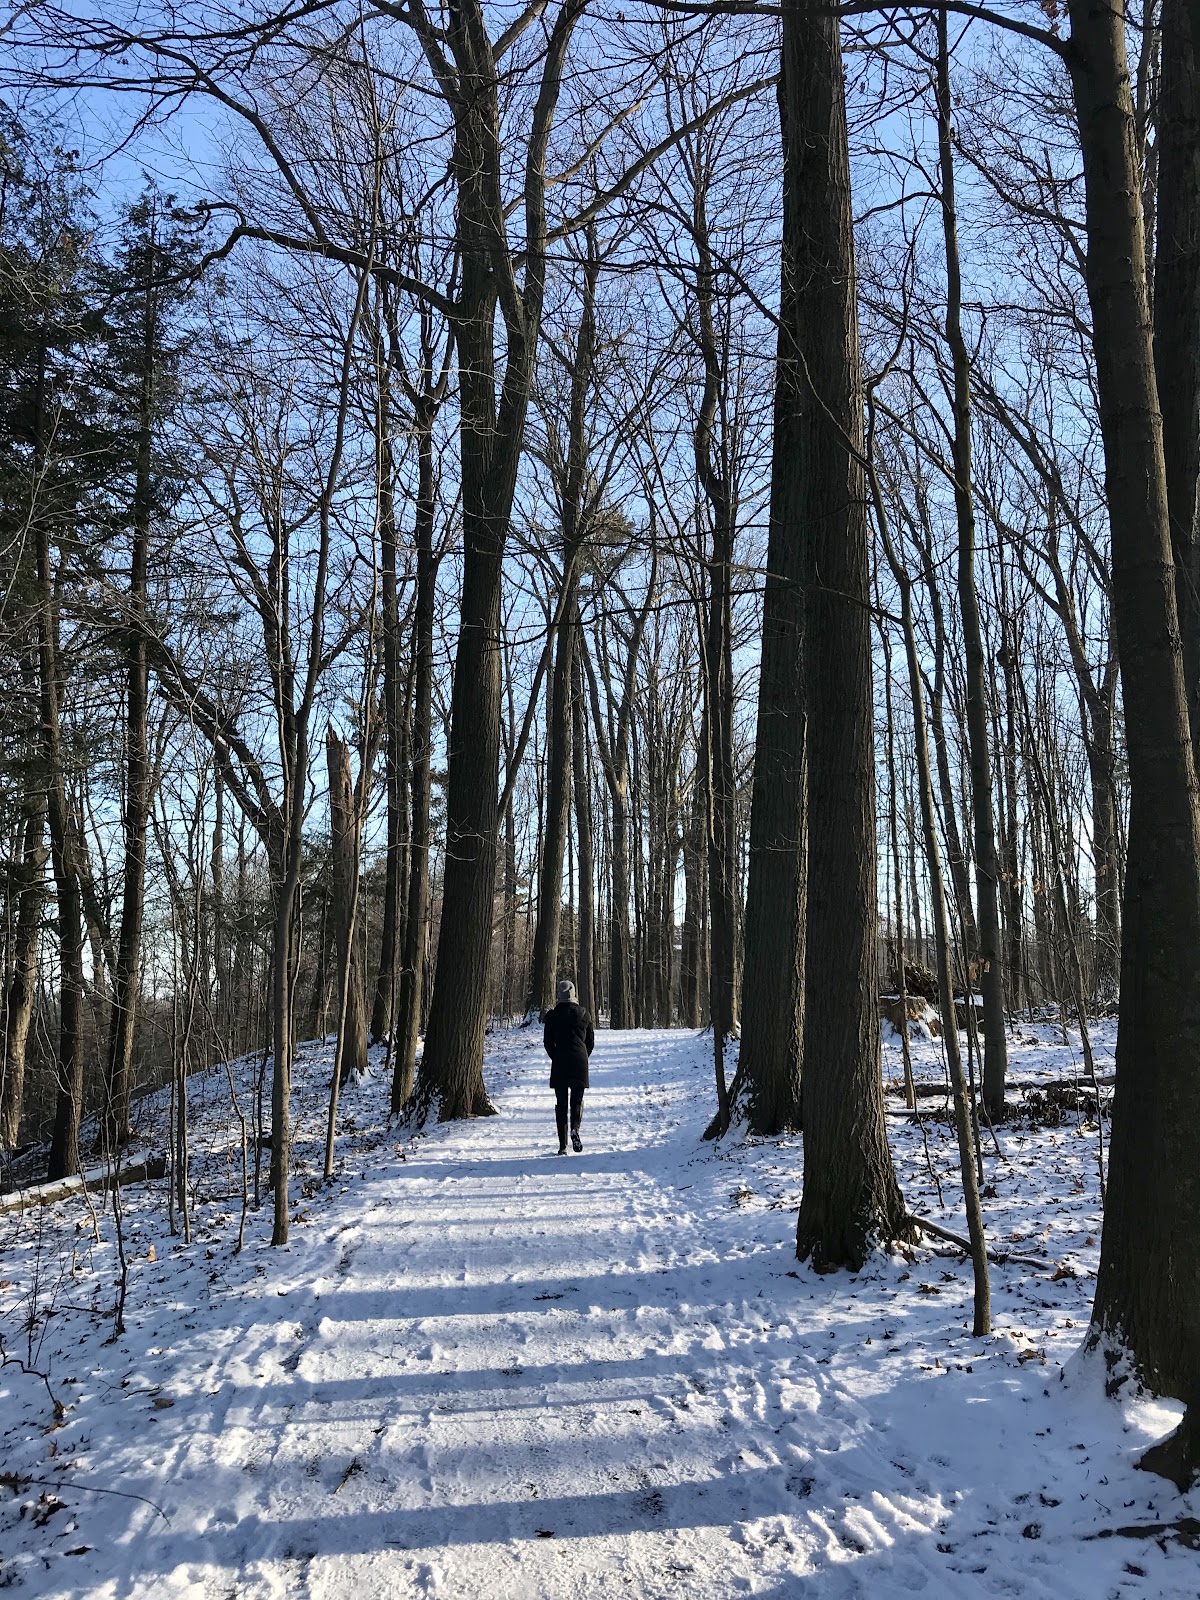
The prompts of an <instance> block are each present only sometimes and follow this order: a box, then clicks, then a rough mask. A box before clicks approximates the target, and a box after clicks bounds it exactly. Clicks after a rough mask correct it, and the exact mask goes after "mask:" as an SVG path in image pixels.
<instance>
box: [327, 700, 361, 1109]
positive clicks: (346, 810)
mask: <svg viewBox="0 0 1200 1600" xmlns="http://www.w3.org/2000/svg"><path fill="white" fill-rule="evenodd" d="M325 758H326V762H327V764H328V769H329V823H330V834H331V845H330V865H331V868H332V879H333V891H332V910H333V925H334V939H335V941H336V945H337V955H338V983H337V993H338V996H339V1005H338V1033H339V1035H340V1038H339V1049H338V1060H339V1062H340V1072H339V1076H340V1078H341V1080H342V1082H343V1083H344V1082H345V1081H346V1079H347V1078H348V1077H349V1076H350V1074H351V1073H352V1072H353V1073H354V1074H355V1075H356V1076H359V1077H361V1076H362V1075H363V1074H364V1073H365V1072H366V1070H367V1013H366V994H365V982H364V973H363V970H362V961H361V958H360V956H359V953H358V941H357V939H356V937H355V931H356V930H355V923H356V920H357V919H356V915H355V913H356V909H357V902H358V873H359V866H358V831H359V830H358V818H357V815H356V812H357V809H358V807H357V803H356V799H355V793H354V779H353V777H352V775H351V772H350V751H349V750H348V749H347V747H346V745H345V743H344V742H343V741H342V740H341V739H340V738H339V737H338V735H337V734H336V733H335V732H334V730H333V728H332V727H330V728H328V729H327V730H326V734H325Z"/></svg>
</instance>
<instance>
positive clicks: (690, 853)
mask: <svg viewBox="0 0 1200 1600" xmlns="http://www.w3.org/2000/svg"><path fill="white" fill-rule="evenodd" d="M703 807H704V797H703V778H702V777H701V774H700V768H699V761H698V760H697V768H696V773H695V776H694V777H693V779H692V798H691V808H690V812H689V815H688V818H687V821H686V822H685V824H684V831H683V847H682V848H683V884H684V907H683V933H682V939H681V947H680V955H679V1020H680V1022H681V1023H682V1024H683V1026H684V1027H685V1028H698V1027H699V1026H700V1024H701V1022H702V1020H703V1016H702V1011H701V996H702V995H703V993H704V980H703V966H704V889H703V867H702V864H701V863H702V856H701V850H702V848H703V843H704V831H703V829H704V809H703ZM747 960H748V958H747Z"/></svg>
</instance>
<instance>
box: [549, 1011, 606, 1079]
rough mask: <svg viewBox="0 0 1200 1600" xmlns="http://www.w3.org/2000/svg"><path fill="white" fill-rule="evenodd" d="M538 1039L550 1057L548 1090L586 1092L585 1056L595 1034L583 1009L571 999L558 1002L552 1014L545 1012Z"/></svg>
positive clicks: (586, 1064) (590, 1020)
mask: <svg viewBox="0 0 1200 1600" xmlns="http://www.w3.org/2000/svg"><path fill="white" fill-rule="evenodd" d="M542 1040H543V1043H544V1044H545V1046H546V1054H547V1055H548V1056H549V1057H550V1087H551V1088H552V1089H586V1088H587V1086H588V1057H589V1056H590V1055H591V1053H592V1048H593V1046H594V1045H595V1043H596V1035H595V1032H594V1030H593V1028H592V1019H591V1017H589V1016H588V1014H587V1012H586V1011H585V1010H584V1009H583V1007H582V1006H581V1005H577V1004H576V1003H575V1002H574V1001H573V1000H560V1001H559V1003H558V1005H556V1006H555V1008H554V1010H553V1011H547V1013H546V1027H545V1031H544V1032H543V1034H542Z"/></svg>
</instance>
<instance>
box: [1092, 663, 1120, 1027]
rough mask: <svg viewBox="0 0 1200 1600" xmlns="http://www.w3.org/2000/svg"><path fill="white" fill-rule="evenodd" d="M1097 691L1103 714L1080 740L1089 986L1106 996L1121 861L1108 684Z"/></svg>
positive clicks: (1116, 955)
mask: <svg viewBox="0 0 1200 1600" xmlns="http://www.w3.org/2000/svg"><path fill="white" fill-rule="evenodd" d="M1115 687H1116V685H1115V682H1114V683H1113V684H1112V686H1111V689H1105V690H1102V691H1101V696H1100V698H1101V700H1102V702H1103V705H1104V712H1105V714H1104V715H1103V716H1101V717H1099V718H1093V724H1092V728H1091V732H1090V734H1089V736H1088V738H1087V739H1086V740H1085V744H1086V747H1087V758H1088V774H1089V777H1090V779H1091V790H1092V859H1093V866H1094V870H1095V875H1096V952H1095V962H1094V970H1093V975H1092V988H1093V990H1094V992H1095V993H1096V995H1097V996H1098V997H1099V998H1101V999H1104V1000H1111V999H1113V998H1114V997H1115V995H1116V994H1117V980H1118V975H1119V972H1120V964H1121V865H1120V860H1119V858H1118V853H1117V784H1116V766H1117V755H1116V748H1115V744H1114V738H1113V722H1114V709H1113V705H1112V692H1111V690H1112V689H1115Z"/></svg>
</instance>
